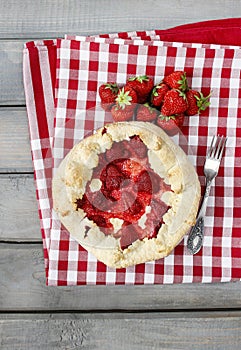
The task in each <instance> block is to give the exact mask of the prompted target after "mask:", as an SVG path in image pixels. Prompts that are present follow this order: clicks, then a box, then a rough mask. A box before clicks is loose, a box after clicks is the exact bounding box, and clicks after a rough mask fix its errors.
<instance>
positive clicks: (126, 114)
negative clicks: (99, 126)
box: [111, 105, 134, 122]
mask: <svg viewBox="0 0 241 350" xmlns="http://www.w3.org/2000/svg"><path fill="white" fill-rule="evenodd" d="M133 112H134V110H133V109H128V108H124V109H123V108H121V107H120V106H118V105H113V106H112V108H111V114H112V117H113V119H114V121H115V122H125V121H127V120H131V119H132V117H133Z"/></svg>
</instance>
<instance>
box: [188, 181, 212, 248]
mask: <svg viewBox="0 0 241 350" xmlns="http://www.w3.org/2000/svg"><path fill="white" fill-rule="evenodd" d="M211 185H212V180H207V182H206V189H205V193H204V196H203V200H202V204H201V207H200V210H199V213H198V216H197V219H196V223H195V225H194V226H193V228H192V229H191V231H190V233H189V236H188V240H187V248H188V250H189V252H190V253H191V254H196V253H198V252H199V250H200V249H201V247H202V245H203V237H204V217H205V213H206V209H207V203H208V197H209V193H210V189H211Z"/></svg>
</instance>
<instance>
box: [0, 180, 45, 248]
mask: <svg viewBox="0 0 241 350" xmlns="http://www.w3.org/2000/svg"><path fill="white" fill-rule="evenodd" d="M0 193H1V196H0V240H1V241H4V240H6V241H18V242H19V241H39V242H41V232H40V223H39V219H38V210H37V201H36V195H35V187H34V180H33V175H31V174H30V175H0Z"/></svg>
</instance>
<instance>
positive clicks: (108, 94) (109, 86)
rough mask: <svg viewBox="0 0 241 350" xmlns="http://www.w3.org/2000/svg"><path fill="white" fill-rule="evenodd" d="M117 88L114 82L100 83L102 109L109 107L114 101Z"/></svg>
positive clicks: (108, 108)
mask: <svg viewBox="0 0 241 350" xmlns="http://www.w3.org/2000/svg"><path fill="white" fill-rule="evenodd" d="M118 90H119V89H118V86H117V84H115V83H105V84H102V85H100V87H99V95H100V100H101V106H102V107H103V109H105V110H110V109H111V107H112V105H113V104H114V103H115V99H116V97H117V93H118Z"/></svg>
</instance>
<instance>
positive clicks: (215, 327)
mask: <svg viewBox="0 0 241 350" xmlns="http://www.w3.org/2000/svg"><path fill="white" fill-rule="evenodd" d="M240 330H241V312H233V313H229V312H221V313H217V312H216V313H205V312H198V313H194V312H191V313H182V314H180V313H173V314H172V313H171V314H170V313H154V314H153V313H144V314H143V313H138V314H133V313H128V314H125V313H108V314H105V313H103V314H101V315H99V314H88V315H83V314H59V315H54V314H47V315H39V314H34V315H28V314H27V315H22V316H15V315H11V316H9V315H6V316H5V315H1V317H0V347H1V349H4V350H14V349H18V350H26V349H35V350H38V349H39V350H42V349H43V348H44V349H45V350H49V349H51V350H52V349H65V350H66V349H103V350H106V349H109V348H111V349H115V350H121V349H133V350H135V349H136V350H139V349H179V350H180V349H200V350H204V349H215V350H217V349H232V350H236V349H237V350H239V349H240V344H241V332H240Z"/></svg>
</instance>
